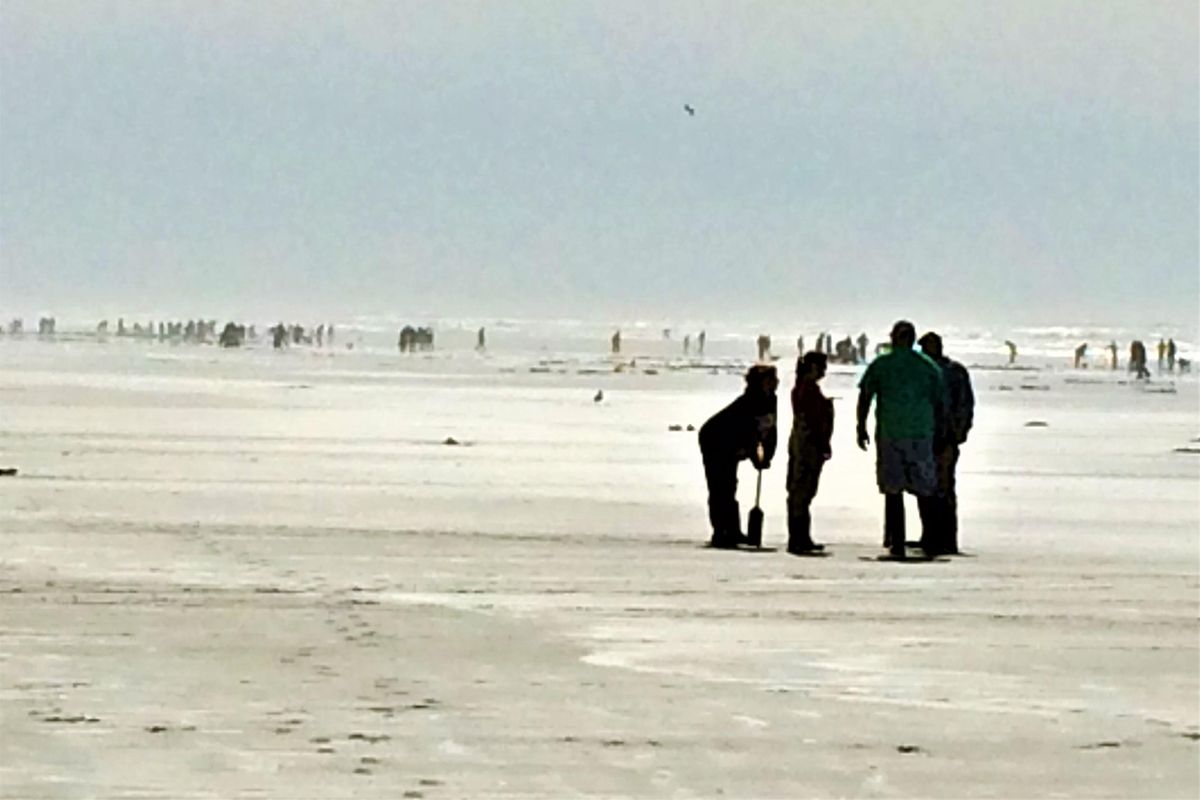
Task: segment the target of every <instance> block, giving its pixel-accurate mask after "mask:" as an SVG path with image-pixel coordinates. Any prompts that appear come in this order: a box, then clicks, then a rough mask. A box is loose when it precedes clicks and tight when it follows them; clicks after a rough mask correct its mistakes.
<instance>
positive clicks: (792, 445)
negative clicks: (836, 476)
mask: <svg viewBox="0 0 1200 800" xmlns="http://www.w3.org/2000/svg"><path fill="white" fill-rule="evenodd" d="M827 361H828V359H827V358H826V356H825V354H824V353H817V352H812V353H805V354H804V356H803V357H802V358H800V359H798V360H797V362H796V385H795V387H794V388H793V389H792V434H791V436H790V437H788V471H787V514H788V545H787V551H788V552H789V553H792V554H793V555H806V554H808V553H812V552H815V551H819V550H824V549H825V545H823V544H817V543H816V542H814V541H813V539H812V513H811V511H810V506H811V505H812V501H813V498H814V497H816V496H817V486H818V484H819V483H820V480H821V470H822V469H823V468H824V467H825V462H826V461H828V460H829V458H830V456H831V455H832V452H833V451H832V448H831V446H830V439H831V438H832V437H833V403H832V402H831V401H830V400H829V398H827V397H826V396H825V394H824V393H823V392H822V391H821V387H820V385H819V384H820V380H821V379H822V378H824V377H825V369H826V365H827Z"/></svg>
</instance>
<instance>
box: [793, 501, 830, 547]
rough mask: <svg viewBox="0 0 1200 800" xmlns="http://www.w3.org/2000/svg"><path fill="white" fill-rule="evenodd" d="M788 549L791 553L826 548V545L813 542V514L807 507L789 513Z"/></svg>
mask: <svg viewBox="0 0 1200 800" xmlns="http://www.w3.org/2000/svg"><path fill="white" fill-rule="evenodd" d="M787 549H788V552H789V553H811V552H812V551H814V550H823V549H824V545H819V544H814V543H813V540H812V514H810V513H809V511H808V509H807V508H805V509H804V510H803V511H798V512H797V513H795V514H789V515H788V546H787Z"/></svg>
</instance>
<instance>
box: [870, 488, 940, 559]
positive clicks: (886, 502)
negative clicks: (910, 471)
mask: <svg viewBox="0 0 1200 800" xmlns="http://www.w3.org/2000/svg"><path fill="white" fill-rule="evenodd" d="M940 509H941V498H938V497H935V496H931V497H917V510H918V511H919V512H920V514H921V544H922V549H926V548H925V547H924V545H925V544H927V543H928V542H931V541H935V539H936V535H935V534H934V531H935V530H936V529H937V526H938V522H937V519H938V515H939V513H940ZM905 527H906V526H905V523H904V493H903V492H896V493H895V494H891V493H888V494H884V496H883V546H884V547H886V548H888V549H889V550H890V551H891V552H892V555H897V556H902V555H904V537H905Z"/></svg>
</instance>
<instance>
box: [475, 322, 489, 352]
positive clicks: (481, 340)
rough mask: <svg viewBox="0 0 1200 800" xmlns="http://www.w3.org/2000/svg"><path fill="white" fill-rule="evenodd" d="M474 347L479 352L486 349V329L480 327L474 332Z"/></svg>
mask: <svg viewBox="0 0 1200 800" xmlns="http://www.w3.org/2000/svg"><path fill="white" fill-rule="evenodd" d="M475 349H476V350H478V351H479V352H481V353H482V352H483V351H484V350H487V329H486V328H480V329H479V331H478V332H477V333H476V334H475Z"/></svg>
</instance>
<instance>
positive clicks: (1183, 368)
mask: <svg viewBox="0 0 1200 800" xmlns="http://www.w3.org/2000/svg"><path fill="white" fill-rule="evenodd" d="M1191 371H1192V362H1191V361H1190V360H1189V359H1186V358H1181V359H1179V374H1180V375H1183V374H1185V373H1190V372H1191Z"/></svg>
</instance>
